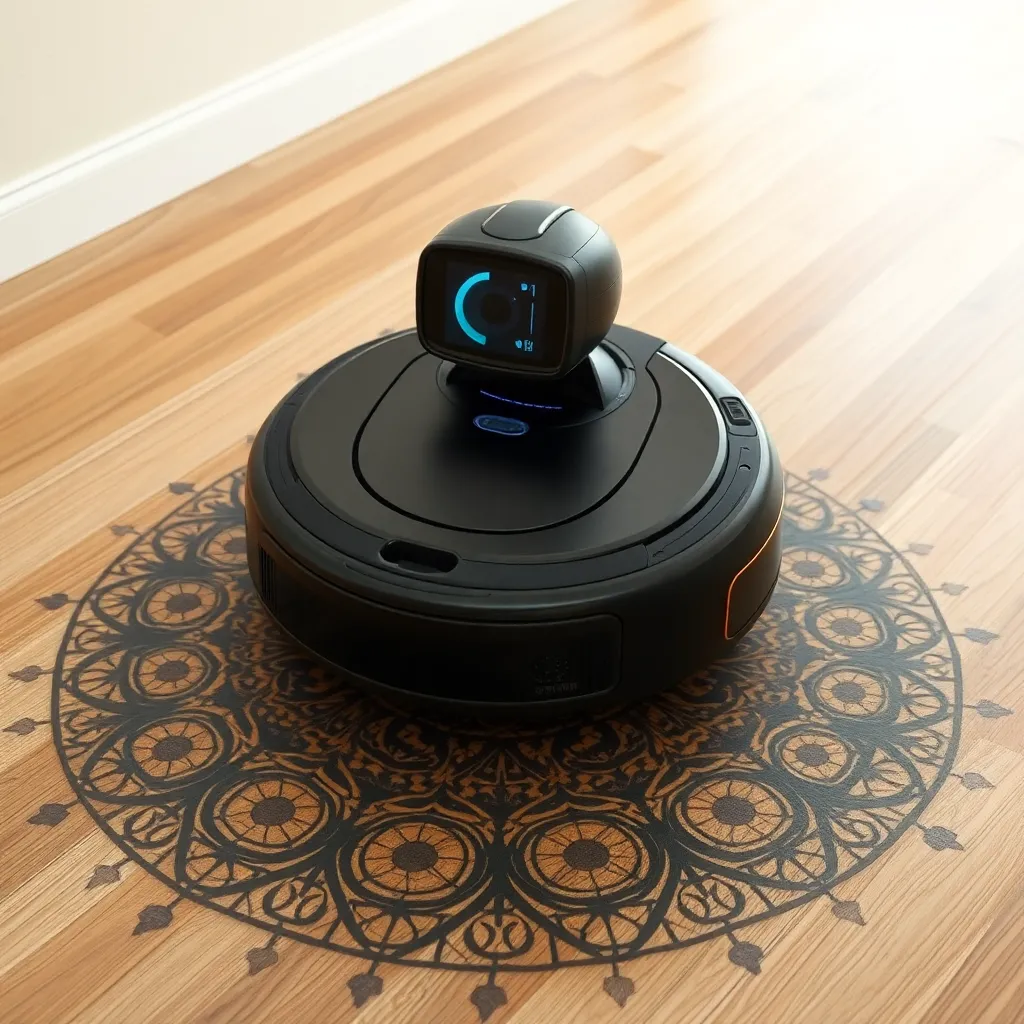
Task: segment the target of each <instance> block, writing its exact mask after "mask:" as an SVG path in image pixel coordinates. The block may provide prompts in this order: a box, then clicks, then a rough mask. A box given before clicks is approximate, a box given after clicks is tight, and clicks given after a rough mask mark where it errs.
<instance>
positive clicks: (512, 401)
mask: <svg viewBox="0 0 1024 1024" xmlns="http://www.w3.org/2000/svg"><path fill="white" fill-rule="evenodd" d="M480 394H481V395H483V396H484V398H493V399H494V400H495V401H496V402H508V404H509V405H521V406H522V407H523V408H524V409H553V410H555V411H556V412H560V411H561V409H562V406H560V405H541V404H540V403H539V402H520V401H519V400H518V399H515V398H505V396H504V395H494V394H492V393H491V392H490V391H484V389H483V388H481V389H480Z"/></svg>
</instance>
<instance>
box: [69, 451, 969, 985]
mask: <svg viewBox="0 0 1024 1024" xmlns="http://www.w3.org/2000/svg"><path fill="white" fill-rule="evenodd" d="M242 488H243V475H242V473H241V471H239V472H236V473H233V474H231V475H230V476H229V477H227V478H225V479H223V480H221V481H220V482H219V483H217V484H216V485H214V486H213V487H211V488H209V489H208V490H206V491H204V492H202V493H198V494H195V495H193V496H192V497H191V500H190V501H188V503H187V504H186V505H184V506H183V507H182V508H181V509H179V510H178V511H177V512H175V513H174V514H173V515H171V516H170V517H169V518H168V519H166V520H164V521H163V522H162V523H161V524H160V525H159V526H157V527H156V528H155V529H154V530H153V531H151V532H150V533H148V534H145V535H144V536H141V537H139V538H138V539H137V540H136V542H135V543H134V544H133V545H132V546H131V547H130V548H129V549H128V550H127V551H126V552H125V553H124V554H123V555H122V556H121V557H119V558H118V559H117V560H116V561H115V562H114V564H113V565H112V566H111V567H110V569H109V570H108V571H107V572H106V573H105V574H104V575H103V577H102V578H101V579H100V580H99V581H98V582H97V583H96V585H95V586H94V587H93V588H92V590H91V591H90V592H89V593H88V595H87V596H86V597H85V598H84V599H83V600H82V602H81V604H80V605H79V607H78V610H77V611H76V613H75V615H74V618H73V619H72V622H71V624H70V626H69V628H68V632H67V635H66V637H65V640H64V643H63V646H62V649H61V655H60V658H59V661H58V665H57V669H56V672H55V687H54V721H55V722H57V723H58V734H57V741H58V747H59V750H60V753H61V757H62V759H63V761H64V765H65V768H66V771H67V773H68V776H69V778H70V779H71V781H72V783H73V785H74V787H75V789H76V791H77V794H78V796H79V798H80V799H81V801H82V802H83V803H84V804H85V805H86V806H87V807H88V808H89V809H90V811H91V813H92V814H93V815H94V816H95V818H96V820H97V821H98V822H99V823H100V825H101V826H102V827H103V828H104V829H105V830H106V832H107V833H108V834H109V835H110V836H111V837H112V838H113V839H114V841H115V842H116V843H117V844H118V846H119V847H121V848H122V849H123V851H124V852H125V854H126V855H127V856H130V857H132V858H134V859H135V860H136V861H138V862H139V863H141V864H142V865H144V866H145V867H146V868H147V869H148V870H150V871H151V872H152V873H153V874H155V875H156V876H158V877H159V878H161V879H163V880H164V881H165V882H166V883H167V884H168V885H170V886H172V887H173V888H174V889H175V890H176V891H177V893H178V894H179V896H180V897H182V896H183V897H186V898H190V899H194V900H197V901H200V902H202V903H205V904H207V905H208V906H211V907H214V908H217V909H219V910H221V911H223V912H226V913H229V914H232V915H235V916H236V917H240V918H242V919H244V920H247V921H250V922H252V923H254V924H257V925H260V926H262V927H264V928H266V929H268V930H271V931H273V932H274V933H275V934H278V935H279V934H284V935H289V936H291V937H293V938H296V939H300V940H304V941H307V942H310V943H314V944H318V945H322V946H328V947H331V948H334V949H338V950H344V951H346V952H348V953H351V954H354V955H356V956H360V957H363V958H365V959H367V960H371V961H374V962H377V961H392V962H405V963H416V964H422V965H425V966H433V967H442V968H450V969H456V970H479V971H486V972H494V971H496V970H543V969H548V968H551V967H553V966H557V965H560V964H563V963H569V962H572V963H576V964H579V963H595V962H611V963H613V964H614V963H616V962H620V961H623V960H628V959H630V958H633V957H636V956H640V955H642V954H646V953H651V952H654V951H657V950H666V949H673V948H679V947H680V946H684V945H688V944H690V943H694V942H699V941H702V940H704V939H708V938H711V937H713V936H716V935H721V934H723V932H728V933H729V934H730V935H731V934H732V933H733V932H734V931H735V930H737V929H739V928H740V927H742V926H743V925H745V924H748V923H750V922H752V921H756V920H758V919H761V918H764V917H767V916H770V915H774V914H778V913H781V912H783V911H785V910H786V909H788V908H792V907H794V906H796V905H798V904H800V903H802V902H805V901H806V900H808V899H812V898H814V897H816V896H820V895H822V894H824V893H827V892H830V890H831V889H832V888H833V887H835V886H836V885H837V884H838V883H840V882H841V881H842V880H843V879H844V878H846V877H848V876H849V875H850V874H851V873H853V872H856V871H858V870H860V869H861V868H863V867H864V866H865V865H866V864H868V863H869V862H870V861H871V860H872V859H873V858H875V857H876V856H878V855H879V854H880V853H881V852H883V851H884V850H885V849H886V848H887V847H889V846H891V845H892V843H893V842H894V841H895V840H896V838H897V837H898V836H899V835H900V834H901V833H902V832H903V831H904V830H905V829H906V828H908V827H909V826H910V825H912V824H913V823H914V822H915V821H916V820H917V818H918V816H919V814H920V813H921V811H922V809H923V808H924V806H925V805H926V804H927V803H928V801H929V800H930V798H931V796H932V795H933V794H934V792H935V791H936V790H937V789H938V787H939V786H940V785H941V784H942V782H943V780H944V778H945V776H946V775H947V773H948V771H949V768H950V764H951V761H952V758H953V755H954V753H955V747H956V740H957V735H958V729H959V718H960V709H961V693H960V676H959V664H958V660H957V656H956V652H955V647H954V646H953V643H952V640H951V639H950V636H949V633H948V631H947V630H946V628H945V625H944V623H943V622H942V619H941V617H940V616H939V613H938V611H937V609H936V607H935V605H934V603H933V602H932V600H931V597H930V596H929V594H928V592H927V590H926V588H925V587H924V585H923V584H922V582H921V580H920V579H919V577H918V576H917V575H916V573H915V572H914V571H913V570H912V569H911V568H910V567H909V566H908V565H907V564H906V563H905V562H904V561H903V560H902V559H901V557H900V556H899V554H897V553H896V552H895V551H894V550H893V549H892V548H891V547H890V546H889V545H888V544H887V543H886V542H885V541H883V540H882V539H881V538H880V537H879V536H878V535H877V534H876V533H875V532H874V531H873V530H872V529H871V528H870V527H869V526H867V525H866V524H865V523H864V522H863V521H862V520H861V519H859V518H858V517H857V516H856V515H855V514H853V513H852V512H850V511H848V510H846V509H844V508H842V507H840V506H839V505H837V504H836V503H835V502H834V501H832V500H831V499H829V498H827V497H826V496H825V495H824V494H822V493H821V492H819V491H818V490H816V489H815V488H814V487H813V486H811V485H810V484H808V483H805V482H803V481H801V480H798V479H795V478H792V477H791V478H790V479H789V481H788V494H787V499H786V509H785V520H784V522H785V525H784V542H785V552H784V557H783V563H782V572H781V577H780V581H779V586H778V589H777V591H776V595H775V597H774V599H773V601H772V602H771V604H770V605H769V607H768V609H767V611H766V612H765V613H764V615H763V616H762V618H761V619H760V621H759V622H758V623H757V625H756V626H755V628H754V629H753V631H752V632H751V633H750V634H749V635H748V636H747V637H746V638H745V639H744V640H743V641H742V643H741V644H740V646H739V648H738V649H737V650H736V651H735V653H734V655H733V656H732V657H731V658H730V659H729V660H727V661H724V662H722V663H719V664H717V665H715V666H714V667H712V668H710V669H708V670H707V671H705V672H702V673H700V674H699V675H697V676H695V677H694V678H691V679H689V680H687V681H684V682H680V684H679V685H678V686H677V687H675V688H674V689H672V690H670V691H669V692H666V693H664V694H662V695H661V696H659V697H658V698H656V699H654V700H652V701H650V702H648V703H646V704H643V705H640V706H635V707H630V708H625V709H620V710H619V711H616V712H611V713H607V714H603V715H601V716H598V717H593V718H587V719H581V720H576V721H573V722H565V723H560V724H555V725H551V726H550V727H544V728H538V729H516V728H507V729H501V728H498V727H495V726H486V725H477V726H474V725H471V724H466V723H461V724H459V725H454V724H451V723H448V724H446V723H445V722H443V721H440V720H435V719H430V718H422V717H414V716H411V715H410V714H408V713H405V712H403V711H401V710H397V709H395V708H392V707H389V706H387V705H385V704H383V703H380V702H378V701H376V700H374V699H371V698H369V697H367V696H364V695H362V694H360V693H358V692H354V691H353V690H351V689H349V688H348V687H347V686H345V685H343V684H342V683H341V682H340V681H339V680H337V679H335V678H333V677H332V676H331V674H330V673H328V672H326V671H325V670H323V669H321V668H319V667H317V666H315V665H313V664H311V663H310V662H309V661H307V660H306V659H305V658H304V657H302V656H301V655H299V654H297V653H296V652H295V650H294V649H293V648H292V647H291V646H290V645H289V644H288V643H287V642H286V641H285V640H284V639H283V638H282V637H281V636H280V635H279V633H278V632H277V630H276V628H275V627H274V626H273V624H272V623H271V622H270V621H269V620H268V619H267V618H266V616H265V615H264V614H263V612H262V610H261V608H260V605H259V603H258V601H257V599H256V596H255V594H254V593H253V590H252V588H251V586H250V583H249V577H248V573H247V570H246V565H245V531H244V524H243V511H242V508H243V503H242ZM933 831H934V830H933ZM108 870H112V869H108ZM841 906H843V907H844V908H845V907H848V906H852V904H848V903H844V904H841ZM157 909H160V908H157ZM844 912H845V911H844ZM162 920H163V919H162V918H161V921H162ZM140 921H141V918H140ZM152 926H153V927H155V926H156V925H155V924H154V925H152ZM140 927H141V925H140ZM147 927H148V926H147ZM748 945H749V944H740V945H738V946H736V947H735V949H734V952H735V951H736V950H739V952H738V953H736V956H739V957H740V958H741V959H742V958H743V956H745V955H746V953H745V952H744V951H745V950H746V949H747V946H748ZM750 948H751V949H752V948H754V947H750ZM262 955H263V956H264V957H265V958H269V957H271V956H272V955H273V954H272V953H271V952H270V951H269V950H264V951H262ZM261 962H262V961H261ZM365 978H369V979H370V980H365V979H364V980H363V981H360V982H359V984H360V985H364V986H365V987H366V988H367V991H370V990H371V989H372V990H375V989H374V985H376V984H378V983H377V982H376V981H375V979H373V978H371V977H370V976H369V975H367V976H365ZM610 984H611V985H612V989H613V990H614V991H615V992H619V989H620V988H621V987H622V986H625V985H628V984H629V983H628V982H627V981H626V980H625V979H618V978H613V979H612V981H611V982H610ZM353 991H355V989H353ZM480 991H481V992H483V993H484V994H485V995H486V994H487V993H489V992H490V989H489V988H488V987H487V986H486V985H485V986H484V987H483V989H481V990H480ZM479 998H481V999H483V998H484V995H481V996H480V997H479ZM623 998H624V997H623Z"/></svg>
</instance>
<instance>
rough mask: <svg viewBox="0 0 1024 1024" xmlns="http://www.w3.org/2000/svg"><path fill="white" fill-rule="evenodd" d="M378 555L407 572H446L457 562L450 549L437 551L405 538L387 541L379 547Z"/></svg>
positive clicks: (456, 557)
mask: <svg viewBox="0 0 1024 1024" xmlns="http://www.w3.org/2000/svg"><path fill="white" fill-rule="evenodd" d="M380 557H381V558H382V559H384V561H385V562H390V563H391V564H392V565H397V566H399V567H401V568H402V569H407V570H408V571H409V572H421V573H446V572H451V571H452V569H454V568H455V566H457V565H458V564H459V559H458V556H457V555H453V554H452V553H451V552H450V551H439V550H438V549H437V548H428V547H424V546H423V545H422V544H413V543H411V542H410V541H406V540H392V541H388V543H387V544H385V545H384V547H382V548H381V549H380Z"/></svg>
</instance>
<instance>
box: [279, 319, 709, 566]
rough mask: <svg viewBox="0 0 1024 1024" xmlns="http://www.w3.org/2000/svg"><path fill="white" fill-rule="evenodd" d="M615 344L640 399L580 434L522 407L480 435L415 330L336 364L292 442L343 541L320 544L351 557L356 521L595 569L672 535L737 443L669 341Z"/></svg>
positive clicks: (504, 556)
mask: <svg viewBox="0 0 1024 1024" xmlns="http://www.w3.org/2000/svg"><path fill="white" fill-rule="evenodd" d="M609 338H610V340H611V341H612V342H613V343H614V344H615V345H617V346H619V347H620V348H622V349H623V350H624V351H625V352H626V353H627V355H628V357H629V358H630V360H631V361H632V362H633V365H634V366H635V367H636V383H635V387H634V389H633V392H632V393H631V395H630V397H629V399H628V400H627V401H625V402H624V403H623V405H621V406H620V407H619V408H617V409H615V410H614V411H613V412H611V413H610V414H608V415H606V416H604V417H603V418H600V419H597V420H591V421H590V422H589V423H586V424H579V425H577V426H574V427H570V428H554V429H553V428H550V427H544V425H543V423H542V420H541V418H538V419H537V420H536V422H534V421H532V420H531V417H530V416H529V415H525V414H524V415H516V414H515V413H517V412H518V411H519V410H514V409H511V407H498V408H497V410H496V414H497V412H500V413H503V414H505V416H504V418H505V419H507V420H509V421H513V422H511V423H510V424H504V425H503V424H498V425H497V429H495V427H496V425H495V424H494V423H490V422H487V423H484V424H483V427H481V425H479V424H474V423H473V422H472V421H473V419H474V418H476V417H475V416H473V414H472V410H470V409H468V408H466V407H465V406H460V405H458V404H456V403H454V402H452V401H451V400H450V399H449V398H448V397H446V396H445V394H444V393H443V392H442V391H441V390H440V388H439V387H438V385H437V370H438V367H439V365H440V364H439V361H438V360H437V359H435V358H434V357H433V356H428V355H425V354H423V350H422V348H421V347H420V346H419V342H418V340H417V339H416V336H415V334H414V333H412V332H409V333H408V335H407V336H406V335H402V336H399V337H395V338H394V339H391V340H389V341H386V342H383V343H380V344H378V345H375V346H372V347H367V348H366V350H365V351H362V352H359V353H357V354H356V355H355V356H354V357H350V358H348V359H345V360H343V361H341V362H339V363H338V364H337V365H335V364H329V365H328V366H326V367H324V369H323V371H322V372H318V373H316V374H314V375H313V378H312V379H311V384H310V386H309V388H308V389H307V390H306V393H305V394H304V395H303V396H302V397H301V398H299V399H298V400H297V401H296V402H295V403H294V404H295V407H296V408H295V412H294V414H293V415H294V419H292V420H289V428H288V430H287V433H286V435H285V437H286V440H285V445H286V447H287V452H286V453H284V457H285V459H286V460H287V463H288V464H289V465H290V467H291V471H292V472H294V474H295V477H294V478H295V479H296V482H297V483H299V484H300V485H301V487H302V491H303V492H304V493H308V494H309V495H310V497H312V498H313V499H315V501H316V504H317V507H319V508H321V509H323V510H324V511H325V512H327V513H329V514H330V516H331V517H334V518H333V519H331V520H330V521H331V522H333V521H335V520H337V521H338V523H339V529H340V530H341V531H342V532H341V533H337V535H335V533H332V532H331V531H332V527H330V524H329V522H328V521H325V523H326V525H325V523H322V524H321V528H320V529H319V532H317V531H314V532H317V535H318V536H320V537H321V539H322V540H324V541H325V542H326V543H328V544H332V545H334V546H336V547H339V550H348V548H347V547H346V546H345V545H346V543H347V542H346V541H345V540H344V536H345V534H344V530H343V529H342V528H341V524H342V523H347V524H351V525H352V526H353V527H355V528H356V529H357V530H361V531H363V533H364V534H367V535H371V536H374V537H380V538H382V543H383V542H384V541H388V540H393V539H396V538H397V539H399V540H406V541H411V542H415V543H417V544H420V545H426V546H428V547H434V548H437V549H440V550H444V551H452V552H455V553H457V555H458V556H459V558H460V559H461V560H462V561H463V562H466V561H467V560H469V561H472V562H477V561H481V562H488V563H503V562H514V563H516V564H521V563H523V562H524V561H526V562H534V561H552V560H553V561H558V562H564V561H565V560H566V559H569V560H572V559H581V558H587V557H592V556H594V555H596V554H603V553H606V552H610V551H614V550H619V549H622V548H625V547H629V546H630V545H633V544H636V543H642V542H643V541H644V540H645V538H648V537H650V536H651V535H652V534H654V533H656V532H657V531H659V530H664V529H666V528H668V527H671V525H672V524H673V523H676V522H678V521H680V520H681V519H682V518H683V517H685V516H687V515H689V514H690V512H691V511H692V510H693V509H695V508H696V507H697V506H698V505H700V504H701V503H702V502H703V501H704V500H705V499H706V497H707V496H708V494H709V493H710V492H711V491H712V490H713V488H714V487H715V484H716V481H717V480H719V478H720V477H721V473H722V470H723V467H724V466H725V457H726V453H727V451H728V450H729V444H728V434H727V432H726V431H725V428H724V423H723V420H722V417H721V414H720V413H719V412H718V408H717V404H716V402H715V399H714V398H713V397H712V396H711V394H710V393H709V392H708V391H707V389H706V387H705V386H704V385H703V384H702V383H701V382H700V381H699V380H698V379H697V378H696V377H695V376H694V375H693V374H692V373H691V372H689V371H688V370H687V369H686V368H684V367H683V366H682V365H680V364H679V363H678V362H676V361H673V360H671V359H668V358H663V357H662V356H661V355H659V354H656V353H657V352H658V349H659V347H660V345H661V344H663V343H662V342H661V341H660V340H659V339H656V338H653V337H650V336H648V335H643V334H641V333H640V332H636V331H630V330H628V329H626V328H621V327H617V328H613V331H612V332H611V333H610V335H609ZM523 412H524V413H528V410H523ZM516 420H518V421H519V422H520V423H521V424H523V425H524V426H525V427H526V430H525V431H523V430H521V428H520V427H519V426H518V425H516V424H515V423H514V421H516ZM503 427H509V429H503ZM487 428H490V429H487ZM574 435H575V436H574ZM269 457H270V456H269V455H268V458H269ZM286 476H287V473H286ZM324 531H326V532H324ZM486 531H490V532H486ZM339 545H340V546H339ZM360 557H361V556H360ZM460 564H461V563H460ZM467 564H468V562H467Z"/></svg>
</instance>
